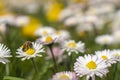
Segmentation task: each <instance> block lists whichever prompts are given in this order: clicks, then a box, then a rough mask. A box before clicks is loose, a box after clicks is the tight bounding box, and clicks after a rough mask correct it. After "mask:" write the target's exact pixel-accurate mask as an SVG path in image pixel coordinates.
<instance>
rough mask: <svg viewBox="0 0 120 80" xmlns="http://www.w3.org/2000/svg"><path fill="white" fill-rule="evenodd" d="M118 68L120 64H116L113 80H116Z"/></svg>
mask: <svg viewBox="0 0 120 80" xmlns="http://www.w3.org/2000/svg"><path fill="white" fill-rule="evenodd" d="M117 66H118V63H116V64H115V66H114V67H115V70H114V72H113V80H115V78H116V73H117Z"/></svg>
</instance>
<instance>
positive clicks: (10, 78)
mask: <svg viewBox="0 0 120 80" xmlns="http://www.w3.org/2000/svg"><path fill="white" fill-rule="evenodd" d="M3 80H25V79H22V78H18V77H11V76H4V78H3Z"/></svg>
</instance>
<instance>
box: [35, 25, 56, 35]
mask: <svg viewBox="0 0 120 80" xmlns="http://www.w3.org/2000/svg"><path fill="white" fill-rule="evenodd" d="M53 33H55V29H54V28H52V27H50V26H45V27H40V28H38V29H37V30H36V31H35V35H36V36H46V35H51V34H53Z"/></svg>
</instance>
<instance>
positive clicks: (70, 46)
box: [62, 40, 85, 55]
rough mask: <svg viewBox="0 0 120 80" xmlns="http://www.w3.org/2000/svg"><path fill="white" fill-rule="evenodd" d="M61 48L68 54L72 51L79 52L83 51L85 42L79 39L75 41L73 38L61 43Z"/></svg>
mask: <svg viewBox="0 0 120 80" xmlns="http://www.w3.org/2000/svg"><path fill="white" fill-rule="evenodd" d="M62 46H63V50H64V51H67V52H68V55H71V53H72V52H75V53H79V52H82V53H83V52H84V47H85V44H84V43H82V42H81V41H79V42H78V43H76V42H75V41H74V40H69V41H66V42H65V43H64V44H63V45H62Z"/></svg>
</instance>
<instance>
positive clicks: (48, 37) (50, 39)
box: [45, 36, 53, 43]
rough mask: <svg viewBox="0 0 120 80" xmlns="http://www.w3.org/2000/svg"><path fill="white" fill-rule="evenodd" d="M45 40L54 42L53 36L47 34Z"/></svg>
mask: <svg viewBox="0 0 120 80" xmlns="http://www.w3.org/2000/svg"><path fill="white" fill-rule="evenodd" d="M45 41H46V42H47V43H49V42H52V41H53V39H52V37H51V36H47V37H46V39H45Z"/></svg>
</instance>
